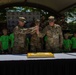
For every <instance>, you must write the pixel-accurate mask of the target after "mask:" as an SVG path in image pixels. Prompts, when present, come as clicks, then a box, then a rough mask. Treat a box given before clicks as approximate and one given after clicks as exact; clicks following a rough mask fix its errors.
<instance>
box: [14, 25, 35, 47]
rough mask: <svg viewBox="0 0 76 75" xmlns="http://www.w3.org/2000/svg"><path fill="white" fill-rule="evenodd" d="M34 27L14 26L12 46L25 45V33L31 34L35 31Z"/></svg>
mask: <svg viewBox="0 0 76 75" xmlns="http://www.w3.org/2000/svg"><path fill="white" fill-rule="evenodd" d="M34 29H35V27H31V28H20V27H19V26H16V27H15V28H14V46H15V47H16V46H17V47H24V46H25V45H26V41H25V38H26V34H29V33H30V34H33V33H34V32H35V30H34Z"/></svg>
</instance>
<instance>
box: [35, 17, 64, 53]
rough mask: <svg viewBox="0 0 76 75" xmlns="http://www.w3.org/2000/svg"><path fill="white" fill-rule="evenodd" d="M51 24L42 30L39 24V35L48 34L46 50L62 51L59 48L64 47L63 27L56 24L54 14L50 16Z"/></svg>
mask: <svg viewBox="0 0 76 75" xmlns="http://www.w3.org/2000/svg"><path fill="white" fill-rule="evenodd" d="M48 19H49V20H48V21H49V25H48V26H46V27H45V28H44V30H43V31H42V32H39V27H38V26H37V28H36V30H37V34H38V36H39V37H43V36H44V35H47V41H46V50H47V51H50V52H60V50H59V48H61V47H62V43H63V36H62V30H61V27H60V26H59V25H57V24H55V18H54V16H50V17H49V18H48Z"/></svg>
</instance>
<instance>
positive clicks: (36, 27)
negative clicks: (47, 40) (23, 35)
mask: <svg viewBox="0 0 76 75" xmlns="http://www.w3.org/2000/svg"><path fill="white" fill-rule="evenodd" d="M35 29H36V33H37V34H39V26H35Z"/></svg>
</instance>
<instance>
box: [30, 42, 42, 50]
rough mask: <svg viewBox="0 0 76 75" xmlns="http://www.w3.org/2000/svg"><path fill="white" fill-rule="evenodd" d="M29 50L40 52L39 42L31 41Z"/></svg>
mask: <svg viewBox="0 0 76 75" xmlns="http://www.w3.org/2000/svg"><path fill="white" fill-rule="evenodd" d="M31 52H41V43H38V42H36V43H35V42H32V43H31Z"/></svg>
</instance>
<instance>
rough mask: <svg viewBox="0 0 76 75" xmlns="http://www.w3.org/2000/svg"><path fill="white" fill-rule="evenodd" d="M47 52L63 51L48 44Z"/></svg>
mask: <svg viewBox="0 0 76 75" xmlns="http://www.w3.org/2000/svg"><path fill="white" fill-rule="evenodd" d="M46 52H52V53H59V52H61V50H60V48H59V47H54V46H49V45H48V44H46Z"/></svg>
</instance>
